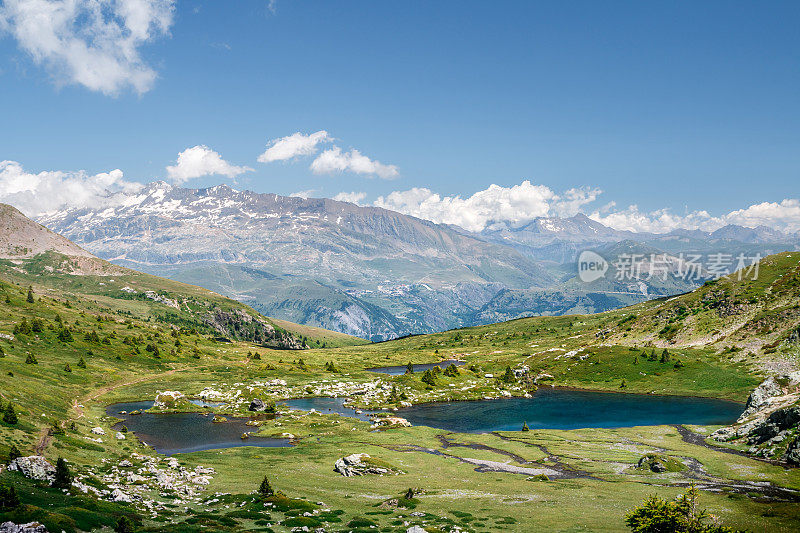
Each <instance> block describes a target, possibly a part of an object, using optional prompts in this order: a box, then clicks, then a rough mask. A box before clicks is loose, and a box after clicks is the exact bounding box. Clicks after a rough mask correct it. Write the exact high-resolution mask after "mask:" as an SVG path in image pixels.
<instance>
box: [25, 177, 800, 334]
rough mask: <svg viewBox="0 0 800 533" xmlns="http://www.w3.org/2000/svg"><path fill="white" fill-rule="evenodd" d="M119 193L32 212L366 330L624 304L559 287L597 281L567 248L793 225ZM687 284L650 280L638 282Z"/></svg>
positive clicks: (128, 258)
mask: <svg viewBox="0 0 800 533" xmlns="http://www.w3.org/2000/svg"><path fill="white" fill-rule="evenodd" d="M117 200H118V201H116V202H115V203H114V204H113V205H112V206H109V207H105V208H102V209H93V210H92V209H72V210H66V211H60V212H56V213H50V214H47V215H45V216H41V217H39V218H38V221H39V222H41V223H42V224H44V225H46V226H48V227H50V228H52V229H53V230H55V231H57V232H58V233H61V234H63V235H65V236H66V237H68V238H69V239H71V240H72V241H74V242H76V243H78V244H79V245H81V246H83V247H84V248H86V249H87V250H89V251H91V252H92V253H94V254H96V255H97V256H99V257H101V258H104V259H108V260H111V261H113V262H116V263H119V264H122V265H125V266H131V267H133V268H136V269H138V270H144V271H148V272H151V273H154V274H158V275H162V276H166V277H171V278H174V279H176V280H179V281H184V282H188V283H193V284H196V285H201V286H203V287H206V288H208V289H211V290H214V291H217V292H219V293H222V294H225V295H228V296H231V297H233V298H236V299H238V300H241V301H243V302H245V303H248V304H250V305H252V306H253V307H255V308H257V309H258V310H259V311H261V312H263V313H265V314H266V315H269V316H274V317H276V318H283V319H286V320H290V321H293V322H299V323H304V324H310V325H315V326H321V327H325V328H328V329H333V330H337V331H341V332H344V333H349V334H353V335H358V336H361V337H366V338H370V339H376V340H380V339H387V338H392V337H396V336H398V335H404V334H409V333H422V332H429V331H439V330H443V329H448V328H453V327H458V326H465V325H473V324H477V323H482V322H485V321H487V320H489V319H490V317H495V318H497V317H508V316H513V314H509V313H507V312H506V311H504V309H502V308H503V307H504V306H506V305H507V304H508V305H511V304H510V303H508V302H515V303H514V305H513V306H512V307H515V308H516V307H519V306H520V305H522V307H520V309H519V310H518V311H514V313H522V312H524V309H523V308H524V307H525V306H531V307H535V308H536V310H537V312H542V313H550V312H559V311H558V309H562V308H563V312H566V311H567V310H569V309H573V308H576V309H577V308H580V309H585V310H596V311H601V310H604V309H606V308H610V307H614V306H616V305H624V304H625V303H626V302H623V301H621V300H620V301H617V300H619V298H617V297H615V296H613V294H617V293H620V292H625V291H620V290H619V288H608V287H605V288H603V289H602V290H600V289H597V290H596V291H595V292H596V293H597V294H599V295H600V296H592V297H591V298H594V300H593V301H594V303H592V304H591V305H590V304H588V303H586V302H588V300H586V298H587V297H585V296H581V295H580V294H579V295H578V296H577V297H576V298H577V300H575V301H579V302H583V303H580V304H573V303H570V302H571V301H566V300H563V298H561V296H559V295H560V294H570V295H573V296H574V295H575V294H578V293H581V291H583V293H582V294H587V293H589V292H591V291H592V290H594V289H591V288H590V287H584V286H582V285H575V283H574V276H575V273H576V271H575V259H576V257H577V255H578V254H579V253H580V252H581V251H583V250H586V249H605V248H606V247H607V246H609V245H613V244H615V243H621V242H623V241H635V242H638V243H642V244H643V245H647V246H649V247H650V248H651V249H653V250H661V251H664V252H669V253H670V254H674V255H678V254H680V253H682V252H688V251H702V252H706V253H711V252H726V253H730V254H736V253H740V252H741V253H747V254H748V255H751V256H752V255H755V254H756V253H759V254H761V256H762V257H763V256H764V255H767V254H768V253H774V252H778V251H784V250H787V249H795V248H797V239H796V236H793V237H790V236H787V235H784V234H782V233H780V232H778V231H775V230H771V229H769V228H763V227H761V228H755V229H751V228H743V227H741V226H726V227H724V228H721V229H720V230H717V231H715V232H713V233H708V232H703V231H699V230H694V231H690V230H676V231H674V232H672V233H669V234H665V235H657V234H647V233H633V232H629V231H619V230H615V229H613V228H610V227H608V226H605V225H603V224H601V223H599V222H596V221H594V220H592V219H590V218H589V217H587V216H585V215H582V214H579V215H576V216H573V217H570V218H558V217H549V218H537V219H534V220H532V221H531V222H530V223H528V224H526V225H524V226H522V227H518V228H507V229H493V230H485V231H483V232H481V233H472V232H469V231H467V230H464V229H463V228H459V227H455V226H447V225H442V224H435V223H433V222H430V221H426V220H421V219H418V218H415V217H411V216H407V215H403V214H400V213H396V212H394V211H389V210H386V209H382V208H377V207H362V206H357V205H355V204H351V203H347V202H339V201H335V200H330V199H324V198H322V199H317V198H309V199H303V198H296V197H286V196H279V195H275V194H259V193H254V192H250V191H236V190H234V189H232V188H231V187H228V186H226V185H219V186H216V187H211V188H208V189H188V188H181V187H175V186H171V185H169V184H167V183H164V182H156V183H151V184H149V185H147V186H146V187H144V188H143V189H142V190H140V191H139V192H138V193H137V194H131V195H128V196H123V197H121V198H118V199H117ZM690 288H691V287H688V286H685V285H684V284H682V283H675V284H672V285H669V286H663V287H662V286H659V285H658V284H653V283H651V282H648V283H647V287H646V288H645V289H646V290H645V291H644V293H645V297H650V296H649V295H651V294H662V295H663V294H667V293H669V291H673V290H674V291H677V292H681V291H683V290H689V289H690ZM542 289H548V292H547V294H546V295H545V293H542V292H541V290H542ZM501 291H502V297H499V298H498V295H499V294H500V293H501ZM576 291H577V293H576ZM554 294H555V297H554V296H553V295H554ZM592 294H594V293H592ZM609 294H612V296H608V295H609ZM543 295H544V296H543ZM573 296H570V298H572V297H573ZM553 298H555V300H554V299H553ZM615 298H616V299H615ZM556 301H557V302H560V303H559V304H558V305H556V304H554V303H553V302H556ZM490 302H491V303H490ZM530 302H534V303H535V305H533V304H530ZM542 302H544V304H543V303H542ZM615 302H616V303H615ZM529 304H530V305H529ZM543 305H544V307H542V306H543ZM484 306H488V307H486V308H484ZM547 306H550V307H551V308H552V309H550V308H547V309H545V307H547ZM576 306H577V307H576ZM488 309H491V310H490V311H489V310H488ZM533 310H534V309H532V311H533Z"/></svg>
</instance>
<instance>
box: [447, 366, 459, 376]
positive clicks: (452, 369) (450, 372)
mask: <svg viewBox="0 0 800 533" xmlns="http://www.w3.org/2000/svg"><path fill="white" fill-rule="evenodd" d="M458 374H459V372H458V367H457V366H456V365H454V364H453V363H450V366H448V367H447V368H445V369H444V375H445V376H447V377H451V378H454V377H456V376H457V375H458Z"/></svg>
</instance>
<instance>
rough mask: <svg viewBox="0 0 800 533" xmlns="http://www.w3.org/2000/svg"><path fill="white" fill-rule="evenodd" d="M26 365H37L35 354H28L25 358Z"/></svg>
mask: <svg viewBox="0 0 800 533" xmlns="http://www.w3.org/2000/svg"><path fill="white" fill-rule="evenodd" d="M25 364H26V365H38V364H39V361H37V360H36V356H35V355H33V354H30V353H29V354H28V357H26V358H25Z"/></svg>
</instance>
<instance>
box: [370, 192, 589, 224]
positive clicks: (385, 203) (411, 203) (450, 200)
mask: <svg viewBox="0 0 800 533" xmlns="http://www.w3.org/2000/svg"><path fill="white" fill-rule="evenodd" d="M574 196H580V193H577V192H576V193H575V194H574ZM575 201H576V200H575V199H574V198H573V197H572V196H570V198H568V199H567V202H568V203H567V204H564V203H563V202H564V199H562V198H561V197H559V196H558V195H557V194H555V193H554V192H553V191H552V190H551V189H550V188H549V187H546V186H544V185H534V184H532V183H531V182H530V181H528V180H525V181H523V182H522V183H520V184H519V185H514V186H513V187H501V186H499V185H494V184H493V185H490V186H489V188H488V189H485V190H483V191H478V192H476V193H475V194H473V195H472V196H470V197H469V198H461V197H460V196H445V197H442V196H440V195H438V194H436V193H434V192H433V191H431V190H430V189H426V188H416V187H415V188H413V189H410V190H407V191H395V192H393V193H391V194H389V195H387V196H386V197H385V198H384V197H383V196H381V197H379V198H378V199H377V200H376V201H375V205H376V206H378V207H383V208H385V209H391V210H393V211H399V212H401V213H405V214H408V215H413V216H416V217H419V218H424V219H427V220H431V221H433V222H440V223H444V224H455V225H457V226H461V227H462V228H465V229H468V230H470V231H481V230H483V229H485V228H487V227H492V228H494V227H502V226H504V225H508V226H521V225H523V224H526V223H527V222H530V221H531V220H533V219H534V218H536V217H543V216H549V215H551V214H552V213H551V211H553V210H554V209H555V206H559V209H570V207H569V202H573V203H574V202H575Z"/></svg>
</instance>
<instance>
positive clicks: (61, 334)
mask: <svg viewBox="0 0 800 533" xmlns="http://www.w3.org/2000/svg"><path fill="white" fill-rule="evenodd" d="M58 340H60V341H61V342H72V341H73V338H72V332H70V330H69V329H68V328H66V327H62V328H61V329H60V330H58Z"/></svg>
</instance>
